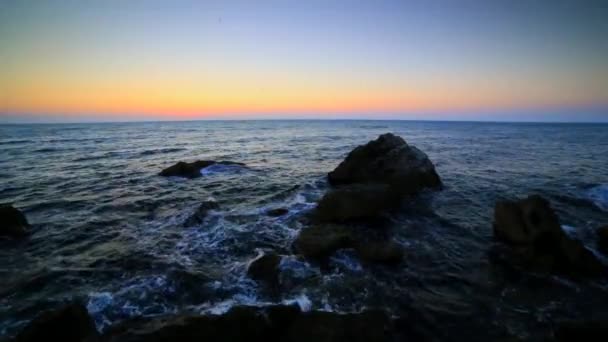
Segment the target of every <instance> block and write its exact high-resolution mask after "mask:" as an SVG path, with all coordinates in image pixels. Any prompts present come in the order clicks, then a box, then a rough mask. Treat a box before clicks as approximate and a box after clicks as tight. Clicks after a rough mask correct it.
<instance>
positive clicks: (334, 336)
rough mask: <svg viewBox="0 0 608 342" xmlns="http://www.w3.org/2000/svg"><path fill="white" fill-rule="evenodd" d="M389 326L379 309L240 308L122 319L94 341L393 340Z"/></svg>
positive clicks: (287, 341)
mask: <svg viewBox="0 0 608 342" xmlns="http://www.w3.org/2000/svg"><path fill="white" fill-rule="evenodd" d="M395 328H396V327H395V325H394V324H393V320H392V319H391V318H390V317H389V316H388V315H387V314H386V313H384V312H381V311H364V312H361V313H357V314H338V313H332V312H321V311H312V312H302V311H301V310H300V309H299V308H298V307H297V306H285V305H276V306H269V307H262V308H260V307H247V306H240V307H233V308H232V309H230V311H228V312H227V313H225V314H223V315H204V316H173V317H164V318H143V319H133V320H128V321H125V322H123V323H122V324H119V325H117V326H115V327H112V328H110V329H108V330H107V331H106V332H105V333H104V334H103V335H102V336H101V338H100V339H99V341H130V342H139V341H149V342H153V341H186V342H187V341H285V342H290V341H294V342H295V341H321V342H323V341H334V342H340V341H347V342H357V341H371V342H374V341H397V340H400V339H399V338H398V335H399V334H398V333H397V330H396V329H395Z"/></svg>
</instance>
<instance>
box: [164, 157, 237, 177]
mask: <svg viewBox="0 0 608 342" xmlns="http://www.w3.org/2000/svg"><path fill="white" fill-rule="evenodd" d="M217 164H219V165H238V166H245V164H243V163H237V162H231V161H215V160H197V161H195V162H192V163H186V162H183V161H180V162H178V163H177V164H175V165H172V166H169V167H168V168H166V169H164V170H162V171H161V172H160V174H159V175H160V176H164V177H171V176H178V177H186V178H196V177H200V176H201V170H202V169H204V168H206V167H208V166H211V165H217Z"/></svg>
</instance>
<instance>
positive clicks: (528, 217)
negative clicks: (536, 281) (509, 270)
mask: <svg viewBox="0 0 608 342" xmlns="http://www.w3.org/2000/svg"><path fill="white" fill-rule="evenodd" d="M494 235H495V236H496V238H498V239H500V240H502V241H504V242H507V243H509V244H510V245H511V246H512V248H511V250H510V251H509V254H508V255H507V256H506V258H508V259H510V260H511V261H513V262H514V263H515V264H517V265H521V266H523V267H526V268H529V269H532V270H534V271H540V272H560V273H567V274H570V275H586V276H600V275H604V274H605V273H606V270H605V267H604V265H602V263H601V262H600V261H599V259H598V258H597V257H596V256H595V255H594V254H593V253H592V252H591V251H590V250H588V249H587V248H585V247H584V246H583V244H582V243H581V242H580V241H578V240H574V239H572V238H570V237H569V236H568V235H566V233H565V232H564V231H563V230H562V228H561V226H560V223H559V220H558V218H557V215H556V214H555V212H554V211H553V209H552V208H551V206H550V204H549V202H548V201H547V200H546V199H544V198H542V197H541V196H538V195H532V196H529V197H527V198H525V199H522V200H519V201H502V202H498V203H496V207H495V210H494Z"/></svg>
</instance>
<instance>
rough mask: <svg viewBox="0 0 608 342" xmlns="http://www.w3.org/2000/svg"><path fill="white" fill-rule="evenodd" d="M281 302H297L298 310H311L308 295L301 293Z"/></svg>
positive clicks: (290, 303)
mask: <svg viewBox="0 0 608 342" xmlns="http://www.w3.org/2000/svg"><path fill="white" fill-rule="evenodd" d="M283 304H285V305H293V304H298V306H299V307H300V310H302V311H303V312H308V311H310V310H312V302H311V301H310V299H309V298H308V296H307V295H305V294H303V293H302V294H300V295H298V296H297V297H295V298H293V299H286V300H284V301H283Z"/></svg>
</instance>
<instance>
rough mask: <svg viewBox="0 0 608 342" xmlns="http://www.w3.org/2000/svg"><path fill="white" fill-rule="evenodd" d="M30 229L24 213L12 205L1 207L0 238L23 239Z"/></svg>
mask: <svg viewBox="0 0 608 342" xmlns="http://www.w3.org/2000/svg"><path fill="white" fill-rule="evenodd" d="M29 227H30V225H29V223H28V222H27V219H26V218H25V215H23V213H22V212H20V211H19V210H17V209H15V208H14V207H13V206H12V205H10V204H2V205H0V236H8V237H23V236H25V235H27V229H28V228H29Z"/></svg>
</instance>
